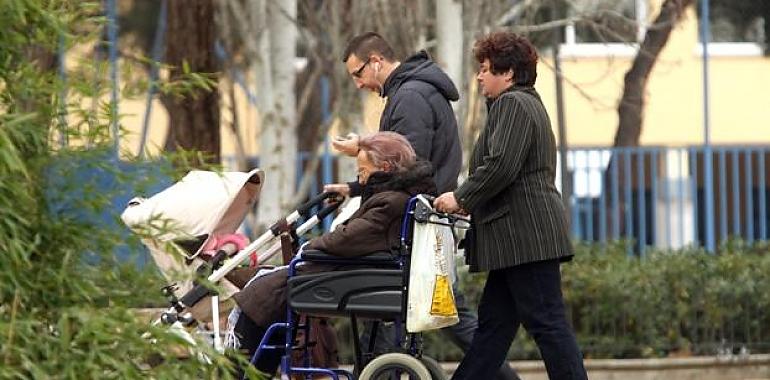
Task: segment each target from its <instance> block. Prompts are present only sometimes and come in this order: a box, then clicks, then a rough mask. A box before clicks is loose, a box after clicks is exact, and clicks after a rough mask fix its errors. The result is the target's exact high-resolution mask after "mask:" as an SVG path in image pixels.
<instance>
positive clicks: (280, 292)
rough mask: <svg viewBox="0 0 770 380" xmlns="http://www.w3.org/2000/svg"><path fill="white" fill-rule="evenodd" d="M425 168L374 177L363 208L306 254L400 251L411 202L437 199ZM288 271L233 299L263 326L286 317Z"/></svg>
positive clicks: (365, 189) (425, 165) (421, 164)
mask: <svg viewBox="0 0 770 380" xmlns="http://www.w3.org/2000/svg"><path fill="white" fill-rule="evenodd" d="M430 175H431V167H430V164H428V163H427V162H418V164H417V165H415V167H413V168H412V169H411V170H409V171H407V172H403V173H396V174H391V173H384V172H375V173H372V175H371V176H370V178H369V181H368V183H367V184H366V186H364V187H363V194H362V196H361V201H362V203H361V207H360V208H359V209H358V211H356V212H355V213H354V214H353V215H352V216H351V217H350V219H348V220H347V221H346V222H345V223H344V224H342V225H339V226H337V228H336V229H335V230H334V231H332V232H330V233H328V234H324V235H323V236H320V237H317V238H315V239H313V240H311V241H310V242H309V243H308V244H307V246H306V247H305V249H319V250H323V251H324V252H326V253H328V254H330V255H335V256H340V257H355V256H364V255H367V254H370V253H374V252H380V251H389V250H391V249H395V248H398V245H399V242H400V226H401V219H402V218H403V216H404V208H405V206H406V202H407V200H409V197H410V196H413V195H417V194H435V191H436V188H435V185H434V184H433V180H432V179H431V177H430ZM300 268H301V269H298V270H302V271H303V272H312V271H322V270H333V269H334V268H333V267H331V268H330V267H320V268H319V267H315V268H313V267H311V266H310V265H306V266H301V267H300ZM286 275H287V274H286V270H285V269H281V270H278V271H275V272H272V273H270V274H268V275H265V276H263V277H260V278H258V279H256V280H254V281H253V282H252V283H251V284H249V286H247V287H246V288H244V289H243V290H241V291H240V292H238V293H236V294H235V295H234V296H233V298H234V299H235V302H237V303H238V306H240V308H241V310H242V311H243V312H244V313H246V315H247V316H248V317H249V318H251V320H253V321H254V322H255V323H256V324H257V325H259V326H265V327H266V326H267V325H269V324H270V323H273V322H275V321H277V320H280V319H281V318H283V317H285V315H284V313H285V308H286Z"/></svg>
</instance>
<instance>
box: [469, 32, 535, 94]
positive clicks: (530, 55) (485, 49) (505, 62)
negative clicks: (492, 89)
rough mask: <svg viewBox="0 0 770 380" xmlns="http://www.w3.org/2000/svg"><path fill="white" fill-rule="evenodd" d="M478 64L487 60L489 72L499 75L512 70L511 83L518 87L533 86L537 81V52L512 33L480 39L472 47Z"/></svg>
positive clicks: (488, 35) (525, 40)
mask: <svg viewBox="0 0 770 380" xmlns="http://www.w3.org/2000/svg"><path fill="white" fill-rule="evenodd" d="M473 55H474V56H475V57H476V60H477V61H478V62H479V63H482V62H484V60H486V59H489V64H490V66H491V67H490V71H492V73H493V74H501V73H504V72H506V71H508V70H511V69H513V81H514V83H515V84H517V85H520V86H534V85H535V80H536V79H537V50H535V47H534V46H532V43H531V42H529V40H527V39H526V38H524V37H522V36H518V35H516V34H515V33H512V32H495V33H490V34H487V35H486V36H483V37H481V38H480V39H478V40H477V41H476V43H475V44H474V45H473Z"/></svg>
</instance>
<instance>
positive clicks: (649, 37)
mask: <svg viewBox="0 0 770 380" xmlns="http://www.w3.org/2000/svg"><path fill="white" fill-rule="evenodd" d="M694 2H695V0H665V1H664V2H663V4H662V5H661V8H660V13H659V14H658V16H657V17H656V18H655V21H654V22H653V24H652V25H650V26H649V27H648V28H647V32H646V33H645V36H644V41H643V42H642V44H641V46H640V47H639V52H638V53H637V55H636V57H635V58H634V62H633V63H632V64H631V68H630V69H629V70H628V72H626V75H625V78H624V88H623V96H622V98H621V100H620V104H619V105H618V130H617V132H616V133H615V141H614V146H615V147H629V146H631V147H633V146H639V138H640V137H641V134H642V120H643V118H644V96H645V91H646V88H647V81H648V80H649V77H650V74H651V73H652V69H653V68H654V67H655V63H656V62H657V59H658V56H659V55H660V52H661V51H662V50H663V48H664V47H665V46H666V43H667V42H668V38H669V36H670V35H671V31H672V30H673V29H674V27H675V26H676V25H677V23H678V22H679V21H680V20H681V18H682V17H683V15H684V12H685V10H686V9H687V7H689V6H691V5H692V4H693V3H694ZM645 156H646V155H645V154H641V153H635V152H617V151H616V152H615V153H614V154H613V155H612V157H611V159H610V162H609V165H608V166H607V170H606V172H605V175H604V189H605V193H606V194H613V193H614V194H623V193H624V191H625V189H626V185H630V186H631V189H632V196H631V203H627V202H626V198H625V197H623V196H620V197H619V199H618V200H617V202H618V210H617V214H616V215H614V216H613V213H614V211H613V208H612V207H610V206H611V205H610V199H609V197H605V202H608V203H607V208H606V210H607V211H606V212H607V214H606V218H607V220H616V221H617V223H618V224H619V229H618V232H619V233H620V236H621V237H622V236H628V237H631V238H632V239H637V241H636V243H635V244H634V247H635V249H637V250H638V249H640V247H641V246H643V245H645V244H646V243H647V242H644V241H639V240H638V239H639V236H640V235H639V231H640V226H638V225H637V223H633V229H630V228H631V227H632V226H629V225H626V223H625V219H626V218H625V217H624V216H628V214H630V215H631V217H632V219H633V220H638V219H637V218H636V217H635V216H634V213H637V214H638V213H644V212H645V210H638V209H635V208H634V205H635V204H636V202H637V201H636V199H638V198H639V197H644V196H645V195H644V192H643V191H639V190H638V189H640V188H647V187H648V184H649V182H648V181H649V180H648V179H647V177H646V176H644V177H643V179H642V181H644V183H642V184H640V183H639V182H640V179H639V174H640V169H641V174H644V173H648V172H649V169H648V167H649V165H651V161H650V160H649V159H646V158H645ZM640 160H641V161H640ZM615 167H617V169H615ZM627 169H630V171H629V170H627ZM615 175H617V178H614V176H615ZM613 183H616V184H617V188H616V189H614V192H613ZM640 185H641V186H640ZM597 212H598V208H594V213H597ZM602 217H604V216H601V215H599V216H598V217H596V216H595V217H594V218H593V220H599V218H602ZM607 228H609V226H608V227H607ZM593 229H594V231H598V229H599V227H598V225H594V226H593ZM605 233H607V236H610V234H609V231H605ZM637 252H639V251H637Z"/></svg>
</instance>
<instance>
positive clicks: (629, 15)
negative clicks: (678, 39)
mask: <svg viewBox="0 0 770 380" xmlns="http://www.w3.org/2000/svg"><path fill="white" fill-rule="evenodd" d="M647 13H648V12H647V0H576V1H574V2H572V8H571V9H570V16H571V17H573V18H575V19H576V22H574V23H572V24H570V25H568V26H567V27H566V28H565V37H564V41H565V43H564V45H563V47H562V54H564V55H568V56H605V55H619V56H633V55H635V54H636V50H637V47H638V43H639V41H641V40H642V39H643V38H644V33H645V32H646V30H647V29H646V25H647Z"/></svg>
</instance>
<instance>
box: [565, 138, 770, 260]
mask: <svg viewBox="0 0 770 380" xmlns="http://www.w3.org/2000/svg"><path fill="white" fill-rule="evenodd" d="M708 159H710V160H711V167H712V168H713V172H712V175H711V178H712V180H711V181H710V182H709V181H708V180H707V178H708V177H707V176H706V174H707V173H706V170H707V168H708V165H707V162H706V160H708ZM768 168H770V146H751V147H749V146H741V147H737V146H716V147H710V148H704V147H689V148H661V147H634V148H601V149H571V150H570V151H569V152H568V153H567V170H569V173H570V174H571V175H570V176H569V178H571V180H572V184H571V196H570V198H569V199H570V217H571V228H572V234H573V236H574V237H575V238H576V239H578V240H584V241H591V242H601V243H606V242H607V241H610V240H620V239H624V240H628V241H633V243H634V244H633V245H630V247H631V248H632V250H633V252H637V253H641V254H643V253H644V252H645V250H646V249H647V248H648V247H658V248H668V249H677V248H682V247H685V246H704V243H705V242H707V241H712V242H715V244H716V245H717V246H718V245H719V244H721V243H724V242H726V241H727V240H728V239H731V238H739V239H742V240H744V241H746V242H749V243H751V242H754V241H755V240H767V239H768V236H770V229H769V228H768V227H769V226H770V210H768V205H769V204H770V174H768ZM557 185H558V186H559V187H560V188H561V187H562V184H561V181H560V179H559V180H558V183H557ZM568 187H570V186H568ZM567 190H568V189H567ZM709 192H710V194H709ZM709 197H710V199H712V200H713V201H712V202H707V199H708V198H709Z"/></svg>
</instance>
